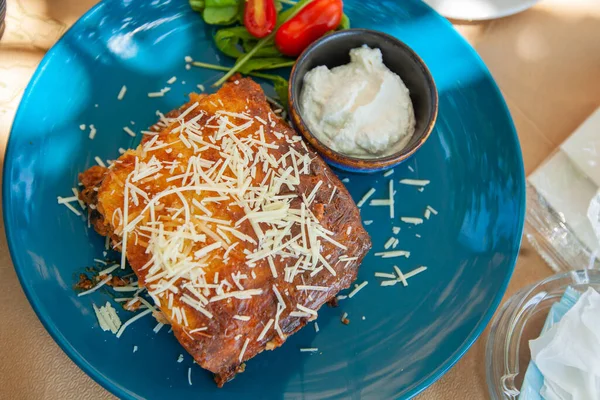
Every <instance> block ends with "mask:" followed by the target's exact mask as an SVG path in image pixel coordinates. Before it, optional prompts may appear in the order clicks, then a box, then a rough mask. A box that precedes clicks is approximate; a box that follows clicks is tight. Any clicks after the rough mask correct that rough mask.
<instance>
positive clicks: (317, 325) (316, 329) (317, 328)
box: [315, 321, 319, 333]
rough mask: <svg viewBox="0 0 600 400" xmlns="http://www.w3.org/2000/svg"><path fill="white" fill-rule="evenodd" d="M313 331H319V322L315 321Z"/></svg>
mask: <svg viewBox="0 0 600 400" xmlns="http://www.w3.org/2000/svg"><path fill="white" fill-rule="evenodd" d="M315 333H319V324H318V323H317V321H315Z"/></svg>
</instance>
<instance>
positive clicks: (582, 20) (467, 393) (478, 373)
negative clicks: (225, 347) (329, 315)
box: [0, 0, 600, 400]
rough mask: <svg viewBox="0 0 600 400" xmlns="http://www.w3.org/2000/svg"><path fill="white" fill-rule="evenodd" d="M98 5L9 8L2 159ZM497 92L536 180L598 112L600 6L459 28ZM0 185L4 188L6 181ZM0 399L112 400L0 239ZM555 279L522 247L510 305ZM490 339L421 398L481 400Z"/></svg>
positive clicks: (26, 0) (67, 1) (89, 1)
mask: <svg viewBox="0 0 600 400" xmlns="http://www.w3.org/2000/svg"><path fill="white" fill-rule="evenodd" d="M95 3H96V0H10V1H9V2H8V15H7V20H6V24H7V27H6V32H5V34H4V37H3V38H2V41H1V42H0V149H2V150H1V151H0V157H2V161H4V149H5V146H6V141H7V140H8V135H9V130H10V126H11V123H12V119H13V117H14V113H15V111H16V109H17V106H18V104H19V100H20V98H21V96H22V94H23V90H24V88H25V86H26V85H27V82H28V81H29V79H30V77H31V75H32V74H33V72H34V70H35V68H36V67H37V64H38V63H39V61H40V60H41V58H42V57H43V56H44V53H45V52H46V51H47V50H48V49H49V48H50V47H51V46H52V45H53V44H54V42H55V41H56V40H57V39H58V38H59V37H60V36H61V35H62V34H63V33H64V32H65V31H66V30H67V29H68V27H69V26H70V25H71V24H73V23H74V22H75V21H76V20H77V19H78V18H79V17H80V16H81V15H82V14H83V13H84V12H85V11H87V10H88V9H89V8H90V7H91V6H92V5H94V4H95ZM453 23H454V26H455V27H456V29H457V30H458V31H459V32H460V33H461V34H462V35H463V36H464V37H465V38H466V39H467V40H468V41H469V42H470V43H471V44H472V45H473V46H474V47H475V49H476V50H477V52H478V53H479V54H480V55H481V57H482V58H483V60H484V61H485V63H486V64H487V66H488V67H489V69H490V71H491V72H492V74H493V76H494V78H495V79H496V81H497V82H498V85H499V86H500V89H501V90H502V92H503V94H504V97H505V99H506V101H507V103H508V106H509V108H510V111H511V113H512V117H513V119H514V122H515V125H516V127H517V131H518V134H519V139H520V141H521V147H522V150H523V157H524V161H525V170H526V173H530V172H531V171H533V170H534V169H535V168H536V166H538V165H539V164H540V163H541V162H542V161H543V160H544V158H546V157H547V156H548V155H549V154H550V153H551V152H552V151H553V150H554V149H555V148H556V147H557V146H558V145H559V144H560V143H561V142H562V141H563V140H564V139H565V138H566V137H567V136H568V135H569V134H570V133H571V132H573V131H574V130H575V128H577V126H578V125H579V124H580V123H581V122H583V120H585V118H586V117H587V116H588V115H590V114H591V113H592V112H593V111H594V110H595V109H596V108H597V107H598V106H600V40H598V38H600V1H598V0H545V1H542V2H540V3H538V4H537V5H536V6H535V7H534V8H532V9H530V10H528V11H526V12H524V13H521V14H519V15H515V16H511V17H507V18H502V19H499V20H494V21H487V22H477V23H475V22H473V23H466V22H458V21H453ZM0 179H1V178H0ZM0 223H2V222H1V221H0ZM0 232H2V233H0V304H2V308H1V309H0V321H2V323H1V324H0V338H2V339H1V340H0V352H1V354H2V355H3V360H2V362H1V363H0V377H2V379H0V381H1V382H2V384H1V385H0V398H11V399H58V398H60V399H64V400H67V399H111V398H113V396H111V395H110V394H109V393H108V392H106V391H105V390H104V389H103V388H101V387H100V386H99V385H97V384H96V383H94V381H92V379H91V378H89V377H87V376H86V375H85V374H84V373H83V372H82V371H81V370H80V369H79V368H78V367H77V366H76V365H75V364H74V363H73V362H71V361H70V360H69V358H68V357H67V356H66V355H65V354H64V353H63V352H62V351H61V350H60V348H59V347H58V346H57V345H56V344H55V343H54V341H53V340H52V339H51V338H50V336H49V335H48V334H47V333H46V331H45V330H44V328H43V327H42V325H41V323H40V322H39V321H38V319H37V317H36V316H35V314H34V312H33V310H32V308H31V306H30V305H29V303H28V302H27V299H26V298H25V295H24V294H23V291H22V290H21V286H20V285H19V282H18V280H17V277H16V274H15V271H14V269H13V266H12V263H11V260H10V256H9V253H8V249H7V245H6V238H5V236H4V229H3V227H2V228H1V229H0ZM551 274H552V271H551V270H550V269H549V268H548V267H547V266H546V264H545V263H544V262H543V260H542V259H541V258H540V257H539V256H538V255H537V253H536V252H535V251H534V250H533V249H532V248H531V246H530V245H529V244H528V243H527V242H526V241H524V243H523V247H522V249H521V254H520V257H519V259H518V262H517V266H516V269H515V273H514V275H513V277H512V280H511V282H510V285H509V287H508V290H507V292H506V296H505V299H506V298H508V296H510V295H512V294H513V293H515V292H516V291H517V290H519V289H520V288H522V287H524V286H527V285H529V284H531V283H533V282H536V281H538V280H540V279H543V278H544V277H546V276H549V275H551ZM486 337H487V330H486V331H485V332H484V333H483V335H482V336H481V337H480V338H479V340H477V341H476V342H475V344H474V345H473V346H472V347H471V349H470V350H469V351H468V352H467V354H466V355H465V356H464V357H463V358H462V359H461V360H460V361H459V362H458V363H457V364H456V365H455V366H454V367H453V368H452V369H451V370H450V371H449V372H448V373H447V374H446V375H444V377H442V378H441V379H440V380H439V381H438V382H436V383H435V384H433V385H432V386H431V387H429V388H428V389H427V390H425V391H424V392H423V393H422V394H420V395H419V396H418V397H417V398H418V399H420V400H424V399H450V398H460V399H483V398H487V397H488V395H487V388H486V382H485V368H484V363H485V356H484V354H485V350H484V348H485V340H486Z"/></svg>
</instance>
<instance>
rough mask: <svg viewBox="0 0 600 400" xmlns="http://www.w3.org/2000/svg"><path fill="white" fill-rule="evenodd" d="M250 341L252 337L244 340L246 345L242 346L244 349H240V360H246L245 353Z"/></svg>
mask: <svg viewBox="0 0 600 400" xmlns="http://www.w3.org/2000/svg"><path fill="white" fill-rule="evenodd" d="M249 342H250V339H246V340H245V341H244V345H243V346H242V350H241V351H240V356H239V358H238V359H239V361H240V362H242V361H243V360H244V353H245V352H246V347H248V343H249Z"/></svg>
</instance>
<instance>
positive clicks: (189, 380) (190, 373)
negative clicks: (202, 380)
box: [188, 367, 192, 386]
mask: <svg viewBox="0 0 600 400" xmlns="http://www.w3.org/2000/svg"><path fill="white" fill-rule="evenodd" d="M188 385H190V386H192V368H191V367H190V368H188Z"/></svg>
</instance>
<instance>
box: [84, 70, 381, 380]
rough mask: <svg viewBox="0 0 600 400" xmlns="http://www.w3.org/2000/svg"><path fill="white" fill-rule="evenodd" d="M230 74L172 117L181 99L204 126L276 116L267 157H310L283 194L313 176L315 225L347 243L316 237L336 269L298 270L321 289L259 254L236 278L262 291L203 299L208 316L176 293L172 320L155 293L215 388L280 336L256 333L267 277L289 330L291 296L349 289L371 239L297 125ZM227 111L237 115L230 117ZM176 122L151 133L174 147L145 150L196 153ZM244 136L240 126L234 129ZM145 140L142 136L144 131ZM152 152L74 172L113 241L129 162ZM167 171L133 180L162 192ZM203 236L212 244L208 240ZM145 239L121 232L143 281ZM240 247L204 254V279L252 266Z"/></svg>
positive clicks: (225, 211) (173, 155)
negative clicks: (178, 315) (178, 316)
mask: <svg viewBox="0 0 600 400" xmlns="http://www.w3.org/2000/svg"><path fill="white" fill-rule="evenodd" d="M236 82H237V83H233V82H230V83H227V84H225V85H224V86H223V88H222V89H221V90H219V92H217V93H216V94H213V95H209V96H205V95H192V96H191V101H190V103H188V104H186V105H184V106H182V107H181V108H180V109H179V110H176V111H174V112H172V113H171V114H170V115H171V116H172V117H175V116H177V115H180V114H181V112H182V110H187V109H188V107H190V106H191V105H193V104H194V103H195V102H197V103H198V104H199V105H198V106H197V107H196V108H195V109H194V110H193V111H192V112H190V113H189V114H188V115H186V117H185V119H186V121H187V120H188V119H191V118H194V117H196V116H197V115H198V114H199V113H200V112H203V113H205V115H204V116H202V118H201V119H200V122H202V124H204V125H206V124H207V121H209V120H210V118H211V117H212V116H214V115H215V113H216V112H217V111H218V110H221V109H225V110H227V111H229V112H233V113H242V112H245V113H247V114H249V115H251V116H254V117H259V118H260V119H263V120H265V121H267V120H268V121H271V120H272V121H274V123H273V126H271V124H267V125H265V126H264V132H265V136H267V137H268V138H269V139H270V140H272V142H273V143H277V144H278V145H279V147H278V148H277V149H271V150H269V152H270V153H271V154H273V155H274V156H275V157H280V156H282V155H284V154H286V153H288V152H289V151H290V148H293V149H294V150H295V151H296V152H298V153H300V154H305V153H307V152H308V154H309V156H310V158H311V160H312V162H311V163H310V170H309V172H308V173H307V174H304V175H301V179H300V183H299V185H297V186H296V187H295V188H294V190H288V192H286V191H285V190H282V191H281V192H280V194H298V195H302V194H304V195H305V196H308V194H309V193H310V192H312V190H313V189H314V187H315V186H316V185H317V184H319V185H320V188H319V190H318V191H317V192H316V195H315V197H314V201H313V202H312V203H311V205H310V210H311V211H312V213H313V214H314V215H315V216H316V218H317V219H318V220H319V222H320V224H321V226H322V227H324V228H325V229H327V230H329V231H332V232H333V235H332V238H333V239H334V240H335V241H337V242H339V243H341V244H342V245H344V246H346V247H347V249H346V250H342V249H340V248H339V247H337V246H335V245H333V244H331V243H329V242H324V243H323V244H322V254H326V255H327V257H328V260H329V263H330V264H331V266H332V267H333V269H334V270H335V272H336V274H335V276H334V275H332V274H330V273H328V272H327V273H321V274H317V275H315V276H314V277H312V276H310V275H309V274H305V275H303V277H302V279H303V281H304V283H303V284H305V285H315V286H326V287H327V288H328V289H327V290H326V291H316V292H311V293H310V297H309V293H308V292H307V291H303V290H298V288H297V287H296V286H297V285H298V282H295V283H289V282H285V281H284V280H283V279H282V275H283V269H284V267H285V266H288V264H289V263H290V262H291V261H290V260H289V259H283V258H281V257H280V256H277V257H275V260H274V261H275V264H276V268H277V269H278V270H279V271H280V275H279V277H278V278H274V277H273V276H272V273H271V270H270V268H269V266H268V263H267V261H266V260H265V259H263V260H260V261H258V262H257V263H256V266H255V267H254V268H252V272H253V273H254V275H255V276H256V278H255V279H252V280H248V281H247V282H245V284H244V285H245V289H261V290H262V291H263V292H262V294H261V295H260V296H253V297H251V298H250V299H245V300H237V299H229V300H227V301H217V302H211V303H209V304H208V305H207V306H206V310H207V311H209V312H210V313H211V314H212V316H213V317H212V318H207V317H206V315H204V314H202V313H200V312H198V311H197V310H196V309H194V308H192V307H189V306H187V305H186V304H185V303H183V302H181V301H180V298H179V296H175V297H176V298H175V299H174V302H173V305H174V306H177V307H182V308H184V309H185V312H186V315H187V321H188V326H187V327H186V326H184V325H183V324H181V323H177V321H176V320H175V319H174V318H173V317H172V315H171V312H170V310H169V307H168V306H167V301H166V299H163V298H161V299H160V303H161V304H160V308H161V310H162V311H163V313H164V314H165V316H166V318H168V319H169V322H170V323H171V324H172V326H173V332H174V333H175V336H176V337H177V339H178V340H179V342H180V343H181V344H182V345H183V347H184V348H185V349H186V350H187V351H188V352H189V353H190V354H192V356H193V357H194V359H195V360H196V362H197V363H198V364H199V365H201V366H202V367H203V368H205V369H208V370H210V371H212V372H213V373H215V380H216V382H217V384H218V385H219V386H222V385H223V384H224V383H225V382H227V381H228V380H230V379H232V378H233V377H234V376H235V374H236V373H238V372H240V371H241V370H243V366H244V364H243V362H244V361H246V360H248V359H250V358H252V357H254V356H255V355H257V354H258V353H260V352H262V351H263V350H265V349H269V350H271V349H274V348H276V347H278V346H280V345H281V344H282V343H283V342H284V340H282V339H281V338H280V337H279V335H278V334H277V333H276V332H275V331H274V330H273V329H271V330H270V331H269V332H268V333H267V334H266V335H265V336H264V339H262V340H257V338H258V337H259V335H260V333H261V332H262V330H263V328H264V325H265V323H267V321H269V319H272V318H273V316H274V315H275V314H276V312H277V304H278V302H277V298H276V296H275V294H274V292H273V289H272V287H273V285H277V287H278V288H279V291H280V292H281V293H282V294H284V298H285V304H286V309H285V311H283V312H282V313H281V317H280V319H279V322H280V327H281V330H282V331H283V333H284V335H285V336H286V337H287V336H289V335H292V334H293V333H295V332H296V331H297V330H299V329H300V328H302V327H303V326H304V325H305V324H306V323H307V322H308V318H299V317H293V316H290V315H289V314H290V312H291V311H294V310H295V309H296V304H303V305H307V306H308V307H310V308H312V309H314V310H318V309H319V308H320V307H321V306H322V305H323V304H325V303H326V302H328V301H330V300H332V299H334V298H335V295H336V294H337V293H338V292H339V291H340V290H342V289H344V288H348V287H349V286H350V284H351V283H352V282H353V281H354V280H355V279H356V274H357V271H358V266H359V265H360V262H361V260H362V258H363V256H364V255H365V254H366V253H367V252H368V250H369V249H370V247H371V242H370V239H369V236H368V234H367V233H366V231H365V230H364V228H363V226H362V223H361V220H360V214H359V212H358V209H357V207H356V205H355V204H354V202H353V200H352V198H351V197H350V195H349V193H348V191H347V190H346V188H345V187H344V185H343V184H342V183H341V182H340V181H339V179H338V178H337V177H336V176H335V175H334V174H333V172H332V171H331V170H330V169H329V167H328V166H327V165H326V164H325V163H324V162H323V161H322V160H321V158H320V157H318V155H316V154H315V153H314V152H313V151H312V150H311V149H310V148H306V147H304V145H303V144H302V143H301V141H295V140H290V139H291V138H292V137H294V136H296V132H294V131H293V130H292V129H291V128H290V127H289V126H288V125H287V124H286V123H285V122H284V121H283V120H281V119H280V118H278V117H276V116H275V114H273V113H272V111H271V109H270V106H269V104H268V103H267V101H266V98H265V95H264V93H263V91H262V89H261V88H260V86H258V85H257V84H256V83H254V82H253V81H252V80H250V79H242V78H237V79H236ZM221 104H222V105H221ZM232 119H235V118H233V117H232ZM238 122H239V123H241V122H243V121H238ZM257 124H259V122H257ZM209 125H210V124H209ZM174 126H175V125H172V126H170V127H168V128H165V129H163V130H162V131H161V132H160V135H159V140H161V141H163V142H165V143H171V146H169V147H170V148H172V150H171V151H170V152H167V151H166V148H163V149H159V150H156V151H153V152H152V156H155V157H157V158H158V159H160V160H161V161H167V162H173V161H177V160H183V161H186V160H188V159H189V158H190V157H191V156H193V154H194V152H193V150H192V149H190V148H188V147H186V146H185V145H184V144H183V143H181V141H179V139H178V138H179V134H177V133H173V132H172V129H173V128H174ZM205 131H206V132H210V130H209V129H205ZM274 132H277V133H281V134H283V136H282V137H281V138H280V139H277V138H276V135H275V134H274ZM243 134H244V133H240V135H243ZM144 140H145V141H146V142H147V141H148V140H149V139H148V138H146V139H144ZM180 154H181V155H180ZM150 156H151V155H149V154H144V152H142V150H141V149H140V148H138V149H137V150H130V151H128V152H127V153H125V154H124V155H123V156H121V157H120V158H119V160H118V161H117V162H116V163H115V166H114V168H112V169H110V170H104V171H100V170H99V169H98V168H97V167H92V168H90V170H88V171H86V172H84V173H83V174H81V175H80V180H81V182H82V183H83V184H84V190H83V191H82V195H81V198H82V200H84V201H85V202H87V203H88V204H95V205H96V208H97V212H98V214H99V215H100V217H99V218H96V220H95V221H96V222H95V223H94V227H95V228H96V230H97V231H98V232H99V233H100V234H103V235H114V236H113V240H114V241H115V242H116V241H118V240H120V236H119V235H120V232H121V230H122V227H121V226H120V221H119V216H118V214H119V212H118V211H117V210H122V209H123V203H124V202H123V199H124V187H125V182H126V180H127V177H128V175H129V174H130V173H131V171H132V170H133V168H134V165H135V163H136V157H137V158H138V159H139V160H145V161H147V160H148V159H149V158H150ZM202 158H203V159H206V160H212V161H216V160H218V159H220V158H222V156H221V154H220V152H219V151H217V150H215V149H206V150H205V151H204V152H202ZM178 173H179V174H180V173H181V171H175V172H174V173H173V175H176V174H178ZM256 175H257V176H256V178H254V179H253V184H258V183H260V182H261V180H262V178H263V175H262V172H261V171H258V172H257V173H256ZM168 176H169V174H165V175H164V176H161V177H160V178H158V179H152V180H151V181H148V182H145V183H143V184H142V185H141V187H142V188H143V190H145V191H146V192H147V193H148V194H149V195H150V196H152V195H154V194H156V193H160V192H161V191H163V190H165V189H167V188H168V187H170V186H171V185H172V183H171V182H169V181H167V180H166V179H167V178H168ZM319 182H322V183H319ZM94 187H99V189H98V192H97V195H96V192H95V191H94V189H93V188H94ZM334 191H335V193H334ZM184 196H190V198H189V200H190V201H191V198H192V197H194V196H198V195H197V194H194V192H190V193H189V194H188V193H187V192H186V194H184ZM200 196H202V195H200ZM301 202H302V199H301V197H297V198H295V199H294V200H292V201H291V204H290V207H296V208H299V207H300V206H299V204H300V203H301ZM161 203H162V204H163V205H164V206H165V208H168V207H170V206H171V207H175V206H179V207H181V202H180V199H179V198H178V197H177V196H174V195H169V196H166V197H164V198H163V199H161ZM209 204H210V206H209V208H210V211H212V212H213V217H214V218H221V219H229V220H232V221H237V220H239V219H240V218H242V217H243V216H244V215H245V212H244V210H242V209H241V208H240V207H238V206H236V205H233V204H229V205H228V206H227V207H224V206H222V205H219V203H209ZM142 211H143V205H142V204H140V205H139V206H135V205H133V204H129V216H130V220H131V218H134V217H135V216H137V215H138V214H140V212H142ZM238 229H239V230H240V231H241V232H243V233H244V234H246V235H249V236H253V237H254V238H256V236H255V234H254V231H253V230H252V227H251V226H250V224H249V223H247V222H245V223H243V224H241V225H240V226H239V228H238ZM296 230H298V231H299V228H293V229H292V233H291V235H295V234H297V233H299V232H297V231H296ZM206 244H210V242H208V243H206ZM206 244H204V245H206ZM147 245H148V244H147V242H146V239H145V238H144V237H142V236H139V235H138V237H131V236H130V237H129V238H128V240H127V259H128V261H129V263H130V264H131V266H132V268H133V270H134V271H135V273H136V274H137V275H138V278H139V282H140V283H141V284H144V283H146V276H147V273H148V270H147V269H143V268H142V267H143V266H144V265H145V264H147V262H148V261H149V255H148V254H147V252H146V249H147ZM191 246H196V244H191ZM194 249H195V247H194ZM245 249H246V250H249V251H254V247H253V246H251V245H250V244H249V243H248V242H240V243H239V244H238V245H237V247H236V248H235V249H234V250H233V251H231V253H230V256H229V258H228V262H223V260H222V257H221V258H219V257H217V258H216V259H214V260H212V261H210V265H209V266H208V267H207V268H206V271H207V274H208V276H209V277H210V278H212V276H213V275H214V274H215V273H217V272H218V273H219V276H221V277H224V276H230V275H231V274H232V273H237V272H239V271H240V270H243V271H246V272H248V273H250V272H249V271H250V270H249V269H248V267H247V266H246V255H245V254H244V252H243V251H244V250H245ZM221 254H222V253H221ZM341 256H346V257H356V259H354V260H352V261H340V260H339V258H340V257H341ZM301 284H302V283H301ZM186 290H187V289H186ZM184 291H185V290H184ZM234 315H247V316H250V317H251V319H250V320H249V321H238V320H236V319H233V316H234ZM200 327H206V328H207V329H206V330H205V331H200V332H195V333H193V334H190V333H189V332H190V331H192V330H194V329H196V328H200ZM246 339H248V341H247V346H246V349H245V352H244V353H243V354H244V355H243V359H242V360H241V361H240V359H239V356H240V352H241V349H242V347H243V346H244V343H245V342H246Z"/></svg>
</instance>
